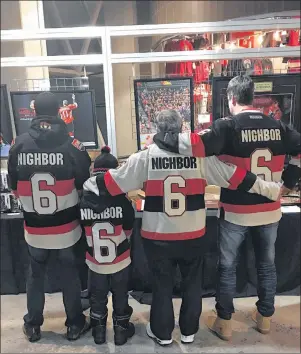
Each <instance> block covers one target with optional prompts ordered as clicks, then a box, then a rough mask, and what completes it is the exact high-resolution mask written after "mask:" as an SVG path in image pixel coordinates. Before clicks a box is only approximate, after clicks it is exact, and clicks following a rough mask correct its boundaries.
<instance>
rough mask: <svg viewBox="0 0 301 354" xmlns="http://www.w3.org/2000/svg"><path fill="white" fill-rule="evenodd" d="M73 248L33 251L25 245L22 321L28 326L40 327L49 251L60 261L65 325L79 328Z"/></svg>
mask: <svg viewBox="0 0 301 354" xmlns="http://www.w3.org/2000/svg"><path fill="white" fill-rule="evenodd" d="M74 247H75V246H72V247H68V248H64V249H60V250H49V249H41V248H34V247H31V246H29V245H28V250H29V259H30V263H29V274H28V279H27V284H26V287H27V310H28V313H27V314H26V315H25V316H24V322H26V323H28V324H29V325H31V326H42V324H43V322H44V318H43V311H44V304H45V293H44V278H45V271H46V265H47V261H48V258H49V255H50V253H51V252H55V253H57V259H58V261H59V262H60V266H61V268H60V270H61V271H60V280H61V289H62V293H63V302H64V306H65V311H66V315H67V319H66V322H65V325H66V326H67V327H69V326H73V325H74V326H78V327H82V326H83V324H84V322H85V316H84V314H83V311H82V305H81V298H80V292H81V284H80V279H79V276H78V272H77V264H76V257H75V253H74Z"/></svg>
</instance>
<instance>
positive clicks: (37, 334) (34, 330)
mask: <svg viewBox="0 0 301 354" xmlns="http://www.w3.org/2000/svg"><path fill="white" fill-rule="evenodd" d="M23 333H24V334H25V336H26V338H27V339H28V340H29V342H30V343H33V342H37V341H39V340H40V339H41V329H40V327H39V326H36V327H32V326H30V325H29V324H27V323H24V325H23Z"/></svg>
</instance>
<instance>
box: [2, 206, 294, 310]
mask: <svg viewBox="0 0 301 354" xmlns="http://www.w3.org/2000/svg"><path fill="white" fill-rule="evenodd" d="M300 215H301V214H300V213H285V214H283V217H282V219H281V222H280V226H279V230H278V239H277V242H276V267H277V274H278V287H277V291H278V293H284V292H288V291H291V293H292V294H296V295H297V294H299V292H298V291H299V286H300V258H301V257H300V226H301V225H300ZM140 228H141V213H137V215H136V221H135V226H134V232H133V235H132V277H131V289H132V290H134V293H133V296H134V297H135V298H136V299H137V300H140V301H141V302H144V303H149V302H150V293H151V282H150V272H149V269H148V265H147V261H146V258H145V255H144V250H143V246H142V240H141V236H140ZM23 232H24V231H23V218H22V215H21V214H19V215H5V214H2V215H1V294H19V293H24V292H25V278H26V273H27V267H28V252H27V246H26V242H25V240H24V235H23ZM207 232H208V233H209V235H210V237H209V238H208V239H209V240H210V242H209V245H208V247H209V251H208V253H207V254H206V256H205V262H204V272H203V277H204V279H203V288H204V295H205V296H214V295H215V283H216V262H217V218H216V211H215V210H207ZM58 275H59V266H58V265H57V263H56V262H55V259H50V263H49V267H48V270H47V276H46V280H45V281H46V284H45V290H46V292H48V293H53V292H57V291H59V290H60V289H59V282H58ZM180 281H181V277H180V274H179V272H177V274H176V277H175V288H174V294H175V295H179V293H180ZM296 288H297V290H296ZM253 295H256V268H255V257H254V251H253V246H252V242H251V238H248V239H247V240H246V242H245V243H244V244H243V246H242V250H241V256H240V259H239V265H238V272H237V296H238V297H243V296H253Z"/></svg>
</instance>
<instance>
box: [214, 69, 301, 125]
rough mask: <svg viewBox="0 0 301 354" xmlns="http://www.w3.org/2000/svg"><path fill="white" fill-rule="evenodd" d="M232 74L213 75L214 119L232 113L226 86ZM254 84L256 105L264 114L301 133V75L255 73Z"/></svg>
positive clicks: (254, 102) (254, 103)
mask: <svg viewBox="0 0 301 354" xmlns="http://www.w3.org/2000/svg"><path fill="white" fill-rule="evenodd" d="M231 79H232V77H214V78H213V84H212V114H213V119H218V118H222V117H227V116H228V115H229V114H230V113H229V108H228V100H227V93H226V90H227V86H228V83H229V81H230V80H231ZM252 79H253V81H254V84H255V90H254V91H255V92H254V93H255V94H254V101H253V106H254V108H256V109H259V110H260V111H262V113H264V114H266V115H268V116H270V117H272V118H274V119H276V120H281V121H283V122H284V123H286V124H288V125H291V126H293V127H294V128H295V129H297V130H298V131H299V132H300V128H301V127H300V74H281V75H261V76H252Z"/></svg>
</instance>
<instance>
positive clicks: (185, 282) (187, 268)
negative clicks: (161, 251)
mask: <svg viewBox="0 0 301 354" xmlns="http://www.w3.org/2000/svg"><path fill="white" fill-rule="evenodd" d="M178 264H179V267H180V271H181V275H182V305H181V310H180V319H179V325H180V329H181V333H182V334H183V335H185V336H190V335H192V334H195V333H196V332H197V331H198V329H199V320H200V316H201V313H202V271H203V256H201V257H196V258H193V259H179V260H178Z"/></svg>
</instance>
